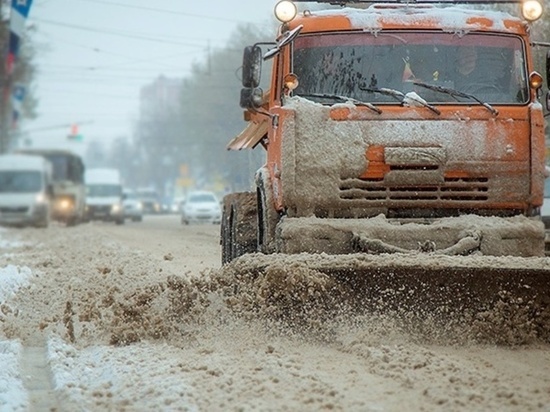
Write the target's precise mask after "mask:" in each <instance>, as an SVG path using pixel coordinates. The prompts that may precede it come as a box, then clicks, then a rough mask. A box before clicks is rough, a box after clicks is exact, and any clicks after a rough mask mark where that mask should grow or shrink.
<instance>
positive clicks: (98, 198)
mask: <svg viewBox="0 0 550 412" xmlns="http://www.w3.org/2000/svg"><path fill="white" fill-rule="evenodd" d="M84 181H85V182H86V217H87V219H88V220H106V221H114V222H116V224H117V225H121V224H123V223H124V208H123V207H122V181H121V179H120V173H119V171H118V170H116V169H88V170H86V173H85V175H84Z"/></svg>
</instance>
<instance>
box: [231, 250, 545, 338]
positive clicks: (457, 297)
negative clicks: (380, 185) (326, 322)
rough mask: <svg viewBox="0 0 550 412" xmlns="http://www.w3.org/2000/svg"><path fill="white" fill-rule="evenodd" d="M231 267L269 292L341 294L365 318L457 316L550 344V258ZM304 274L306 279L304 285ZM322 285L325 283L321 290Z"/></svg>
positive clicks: (342, 259)
mask: <svg viewBox="0 0 550 412" xmlns="http://www.w3.org/2000/svg"><path fill="white" fill-rule="evenodd" d="M231 267H233V268H234V269H235V270H236V272H238V273H240V274H245V273H246V274H248V275H249V276H251V277H252V278H254V279H256V280H258V281H259V282H261V283H263V284H264V285H265V284H268V285H269V284H272V283H273V281H270V280H269V278H273V277H274V276H276V277H278V279H280V280H279V281H278V282H280V283H287V284H289V283H293V282H294V283H295V282H298V283H301V287H302V288H303V289H308V290H309V292H305V293H313V294H317V295H319V294H326V295H327V297H328V296H329V295H330V294H332V293H334V294H337V295H338V298H337V299H336V300H337V301H338V302H343V301H346V302H347V303H349V307H353V308H354V309H355V310H358V311H360V312H362V313H382V312H385V313H388V312H392V313H400V314H405V315H406V316H407V317H409V318H410V317H411V315H414V317H415V318H417V319H420V320H421V321H425V320H426V319H432V320H433V319H435V318H438V319H439V321H442V322H446V321H448V320H449V318H450V317H452V318H456V317H457V316H458V317H460V318H461V319H462V321H466V322H473V321H477V322H479V321H480V320H484V319H485V320H487V321H488V322H489V324H490V325H489V326H487V327H488V329H489V330H491V331H492V332H491V333H497V332H496V330H497V329H498V330H500V329H499V328H500V327H502V326H503V325H506V328H511V329H512V330H514V329H518V328H519V329H521V331H522V332H521V336H522V337H521V338H518V339H516V341H515V342H516V343H517V341H520V342H522V341H523V340H524V339H525V336H528V337H529V339H537V340H542V341H546V342H548V341H550V260H549V259H547V258H518V257H496V256H440V255H430V254H417V255H408V254H391V255H390V254H384V255H368V254H350V255H327V254H306V253H302V254H298V255H285V254H275V255H262V254H248V255H244V256H242V257H240V258H238V259H236V260H235V261H233V262H231V263H230V264H228V265H226V266H225V268H226V271H227V270H228V269H230V268H231ZM226 273H227V272H226ZM296 273H301V275H300V276H299V278H300V280H298V281H297V280H296V279H297V277H296V275H295V274H296ZM304 273H307V274H306V275H304ZM282 279H284V280H282ZM323 279H324V283H323V281H322V280H323ZM281 280H282V281H281ZM275 283H277V282H275ZM319 284H324V286H323V287H322V288H321V289H322V290H321V291H319V289H318V285H319ZM288 287H291V286H288ZM275 288H280V286H277V285H276V286H275ZM316 288H317V290H314V289H316ZM310 289H311V290H310ZM312 290H314V291H313V292H312ZM264 293H266V292H265V286H264ZM267 293H268V294H269V292H267ZM274 293H275V292H274ZM276 293H279V294H280V290H279V291H278V292H276ZM293 293H294V292H293ZM495 322H496V323H497V324H498V325H499V328H497V327H496V326H495ZM526 329H527V330H528V332H526ZM516 332H517V330H516ZM506 333H507V334H508V336H509V335H510V331H507V332H506ZM529 339H527V340H529ZM497 341H498V339H497Z"/></svg>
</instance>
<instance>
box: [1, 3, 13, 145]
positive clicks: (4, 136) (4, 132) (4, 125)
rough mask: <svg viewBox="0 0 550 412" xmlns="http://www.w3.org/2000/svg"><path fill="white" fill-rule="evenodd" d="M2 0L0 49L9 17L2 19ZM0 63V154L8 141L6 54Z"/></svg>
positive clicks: (4, 45) (5, 41)
mask: <svg viewBox="0 0 550 412" xmlns="http://www.w3.org/2000/svg"><path fill="white" fill-rule="evenodd" d="M3 7H4V1H3V0H0V50H2V51H4V50H7V49H8V41H9V18H8V19H4V8H3ZM1 57H2V60H1V64H0V91H1V93H2V94H1V95H0V154H2V153H6V152H7V151H8V148H9V141H10V123H11V122H10V94H11V93H10V90H11V84H10V83H11V79H10V75H9V73H8V70H7V67H6V57H7V56H6V55H4V53H2V54H1Z"/></svg>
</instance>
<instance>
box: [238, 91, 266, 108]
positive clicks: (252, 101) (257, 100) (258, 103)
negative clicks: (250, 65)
mask: <svg viewBox="0 0 550 412" xmlns="http://www.w3.org/2000/svg"><path fill="white" fill-rule="evenodd" d="M263 100H264V91H263V90H262V89H260V88H259V87H255V88H250V87H245V88H244V89H241V100H240V106H241V107H242V108H243V109H257V108H259V107H262V105H263V104H264V101H263Z"/></svg>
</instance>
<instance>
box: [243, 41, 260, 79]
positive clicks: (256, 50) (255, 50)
mask: <svg viewBox="0 0 550 412" xmlns="http://www.w3.org/2000/svg"><path fill="white" fill-rule="evenodd" d="M261 72H262V49H261V48H260V46H256V45H254V46H248V47H245V49H244V53H243V86H244V87H247V88H256V87H258V86H259V85H260V76H261Z"/></svg>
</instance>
